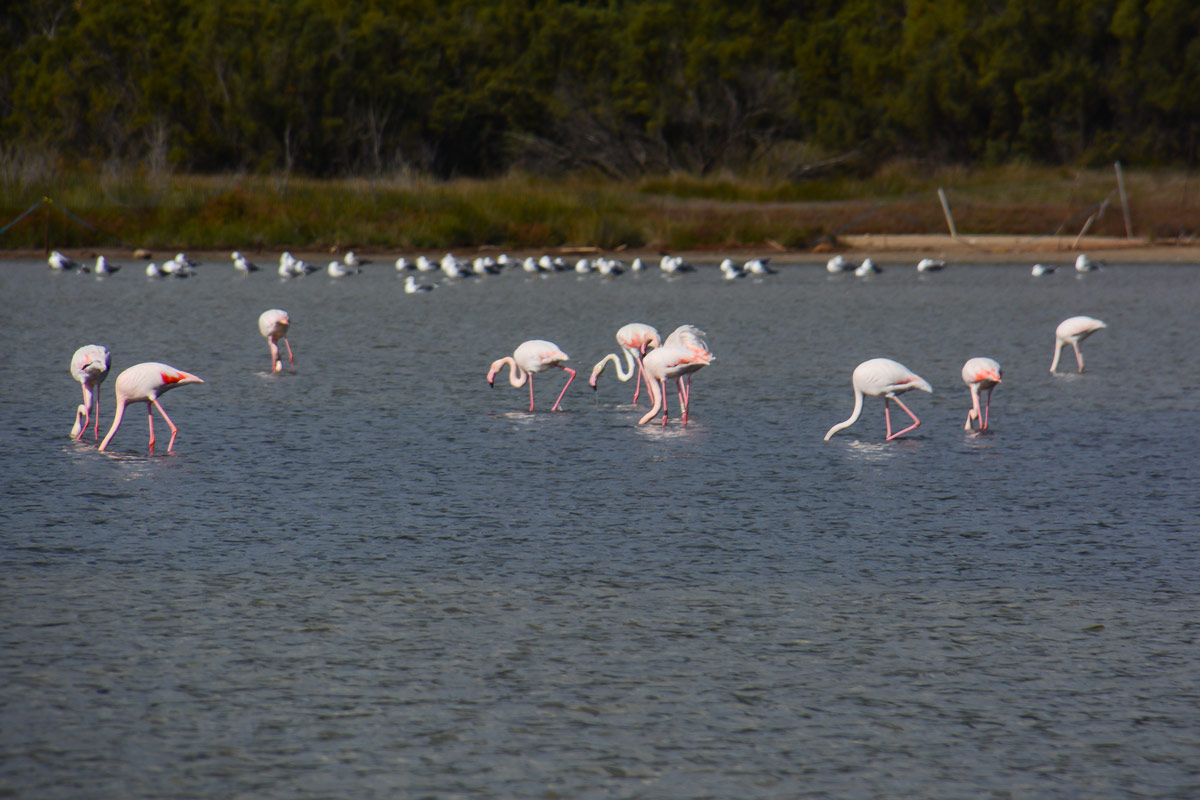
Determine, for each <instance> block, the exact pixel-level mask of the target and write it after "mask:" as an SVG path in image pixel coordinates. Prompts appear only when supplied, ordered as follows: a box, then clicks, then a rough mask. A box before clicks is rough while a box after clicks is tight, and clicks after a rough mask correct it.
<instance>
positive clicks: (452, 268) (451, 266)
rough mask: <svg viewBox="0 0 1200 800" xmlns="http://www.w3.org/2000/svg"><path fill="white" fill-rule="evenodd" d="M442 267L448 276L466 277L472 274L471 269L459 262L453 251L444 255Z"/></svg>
mask: <svg viewBox="0 0 1200 800" xmlns="http://www.w3.org/2000/svg"><path fill="white" fill-rule="evenodd" d="M441 267H442V272H443V273H445V275H446V277H447V278H465V277H467V276H468V275H470V274H471V272H470V270H468V269H466V268H465V267H463V266H462V265H461V264H460V263H458V259H457V258H455V257H454V254H453V253H446V255H444V256H442V261H441Z"/></svg>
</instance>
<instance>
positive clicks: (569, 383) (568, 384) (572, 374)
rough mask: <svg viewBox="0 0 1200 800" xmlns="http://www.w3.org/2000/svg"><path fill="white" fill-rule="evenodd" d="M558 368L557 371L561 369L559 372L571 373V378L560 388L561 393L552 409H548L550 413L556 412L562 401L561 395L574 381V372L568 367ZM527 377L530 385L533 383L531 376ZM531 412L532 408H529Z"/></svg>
mask: <svg viewBox="0 0 1200 800" xmlns="http://www.w3.org/2000/svg"><path fill="white" fill-rule="evenodd" d="M558 368H559V369H561V370H565V371H566V372H569V373H571V377H569V378H567V383H566V385H565V386H563V388H562V391H561V392H559V393H558V400H555V401H554V407H553V408H551V409H550V410H551V411H557V410H558V404H559V403H560V402H561V401H562V399H563V395H564V394H566V393H567V386H570V385H571V381H573V380H575V370H573V369H571V368H570V367H564V366H562V365H561V364H559V365H558ZM529 377H530V384H531V385H532V383H533V376H532V375H531V376H529ZM532 410H533V409H532V408H530V411H532Z"/></svg>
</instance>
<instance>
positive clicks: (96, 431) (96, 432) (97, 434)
mask: <svg viewBox="0 0 1200 800" xmlns="http://www.w3.org/2000/svg"><path fill="white" fill-rule="evenodd" d="M94 424H95V429H94V430H93V431H92V435H93V436H95V437H96V441H97V442H98V441H100V392H99V390H97V391H96V419H95V423H94ZM83 427H84V430H87V424H86V423H85V424H84V426H83ZM80 433H82V431H81V432H80Z"/></svg>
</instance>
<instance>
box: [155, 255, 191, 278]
mask: <svg viewBox="0 0 1200 800" xmlns="http://www.w3.org/2000/svg"><path fill="white" fill-rule="evenodd" d="M180 256H183V258H184V260H183V261H180V260H179V258H180ZM186 259H187V256H184V255H183V253H180V254H179V255H177V256H175V258H173V259H171V260H170V261H164V262H163V264H162V271H163V274H164V275H169V276H170V277H172V278H189V277H191V275H192V273H193V272H194V270H193V269H192V265H191V264H190V263H189V262H188V261H187V260H186Z"/></svg>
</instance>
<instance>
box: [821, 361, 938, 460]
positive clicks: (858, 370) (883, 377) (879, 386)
mask: <svg viewBox="0 0 1200 800" xmlns="http://www.w3.org/2000/svg"><path fill="white" fill-rule="evenodd" d="M850 382H851V383H852V384H853V386H854V411H853V412H852V413H851V414H850V418H849V419H848V420H846V421H845V422H839V423H838V424H837V425H834V426H833V427H832V428H830V429H829V433H827V434H825V441H827V442H828V441H829V439H830V438H831V437H832V436H833V435H834V434H835V433H837V432H838V431H840V430H842V429H844V428H849V427H850V426H851V425H853V424H854V423H855V422H857V421H858V417H859V415H860V414H862V409H863V395H866V394H869V395H871V396H872V397H882V398H883V419H884V422H885V423H886V424H887V439H885V440H884V441H888V442H890V441H891V440H892V439H895V438H896V437H897V436H900V435H902V434H905V433H908V432H909V431H911V430H914V429H916V428H917V427H919V426H920V425H921V420H919V419H917V415H916V414H914V413H912V411H909V409H908V406H906V405H904V403H903V402H901V401H900V398H899V397H897V395H899V394H903V393H904V392H907V391H909V390H910V389H920V390H921V391H923V392H929V393H931V394H932V393H933V387H932V386H930V385H929V383H928V381H926V380H925V379H924V378H922V377H921V376H920V375H918V374H916V373H915V372H913V371H912V370H910V369H909V368H908V367H906V366H904V365H903V364H901V363H900V362H898V361H893V360H892V359H890V358H872V359H871V360H869V361H864V362H862V363H861V364H859V365H858V366H857V367H855V368H854V375H853V376H852V377H851V379H850ZM892 400H895V401H896V404H897V405H899V406H900V407H901V408H902V409H904V411H905V413H906V414H908V416H910V417H912V421H913V424H912V425H909V426H908V427H907V428H905V429H904V430H902V431H896V432H895V433H892V417H891V414H890V413H889V411H888V404H889V402H890V401H892Z"/></svg>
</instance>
